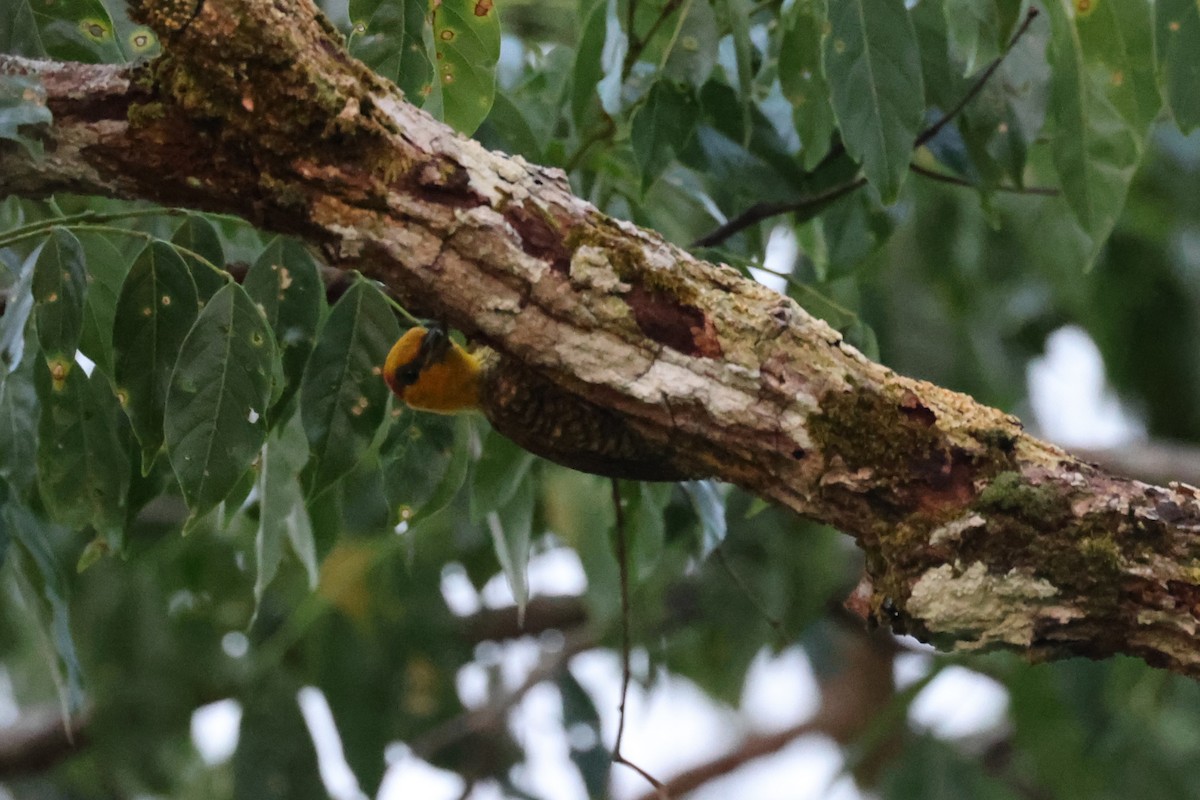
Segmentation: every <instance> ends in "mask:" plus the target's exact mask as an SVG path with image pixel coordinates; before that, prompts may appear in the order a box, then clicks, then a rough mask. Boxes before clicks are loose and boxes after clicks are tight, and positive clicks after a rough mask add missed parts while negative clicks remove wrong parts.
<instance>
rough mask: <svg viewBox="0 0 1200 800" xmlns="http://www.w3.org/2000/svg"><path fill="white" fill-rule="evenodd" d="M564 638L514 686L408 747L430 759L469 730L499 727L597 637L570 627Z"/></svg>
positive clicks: (449, 721) (447, 721)
mask: <svg viewBox="0 0 1200 800" xmlns="http://www.w3.org/2000/svg"><path fill="white" fill-rule="evenodd" d="M564 638H565V641H564V643H563V646H562V649H561V650H559V651H558V652H557V653H552V654H548V655H546V656H545V657H543V659H542V661H541V662H540V663H539V664H538V665H537V666H536V667H534V668H533V669H532V670H530V671H529V674H528V675H527V676H525V680H524V681H523V682H522V683H521V685H520V686H518V687H517V688H516V689H514V690H513V691H511V692H509V693H508V694H505V695H502V696H501V697H498V698H496V699H495V700H494V701H492V702H491V703H488V704H487V705H485V706H482V707H480V708H476V709H471V710H469V711H464V712H462V713H461V714H459V715H458V716H456V717H452V718H451V719H448V720H446V721H445V722H443V723H442V724H440V725H438V726H437V727H436V728H433V729H432V730H430V731H426V732H425V733H424V734H422V735H421V736H420V737H419V738H418V739H417V740H416V741H414V742H412V743H411V745H410V746H411V747H412V751H413V752H414V753H416V754H417V755H418V756H420V757H421V758H423V759H425V760H430V759H431V758H433V756H435V755H437V754H438V753H439V752H441V751H443V750H444V749H445V748H447V747H449V746H450V745H452V744H456V743H458V742H461V741H462V740H463V739H465V738H467V737H468V736H470V735H471V734H478V733H485V732H487V731H491V730H496V729H497V728H499V727H501V726H502V725H503V724H504V722H505V720H506V719H508V712H509V711H510V710H511V709H512V707H513V706H515V705H516V704H517V703H519V702H520V701H521V698H523V697H524V696H525V695H527V694H528V693H529V690H530V689H532V688H533V687H535V686H537V685H538V684H540V683H542V682H543V681H548V680H550V679H551V678H554V677H555V676H557V675H558V674H559V672H561V671H562V670H563V669H565V668H566V665H567V662H568V661H570V660H571V659H572V658H574V657H575V656H576V655H577V654H579V653H582V652H583V651H585V650H591V649H592V648H593V647H595V646H596V644H597V638H596V636H595V634H594V633H592V631H590V630H577V631H572V632H570V633H568V634H567V635H566V636H565V637H564Z"/></svg>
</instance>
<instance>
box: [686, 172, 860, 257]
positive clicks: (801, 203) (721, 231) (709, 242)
mask: <svg viewBox="0 0 1200 800" xmlns="http://www.w3.org/2000/svg"><path fill="white" fill-rule="evenodd" d="M866 182H867V179H866V178H864V177H862V176H859V177H857V178H855V179H854V180H852V181H847V182H846V183H839V184H838V185H837V186H833V187H830V188H829V189H826V190H825V191H823V192H817V193H816V194H813V195H809V196H807V197H802V198H800V199H799V200H794V201H792V202H790V203H758V204H757V205H753V206H751V207H750V208H748V209H746V210H745V211H743V212H742V213H741V214H738V215H737V216H736V217H734V218H733V219H731V220H729V221H728V222H726V223H725V224H724V225H721V226H720V227H719V228H717V229H716V230H714V231H712V232H711V233H707V234H705V235H704V236H701V237H700V238H699V239H697V240H696V241H694V242H692V244H691V246H692V247H712V246H714V245H718V244H720V243H721V242H723V241H725V240H726V239H728V238H729V237H730V236H733V235H734V234H735V233H738V232H739V231H743V230H745V229H746V228H749V227H750V226H751V225H754V224H757V223H759V222H762V221H763V220H764V219H770V218H771V217H777V216H779V215H780V214H788V213H792V212H797V211H809V210H812V209H813V208H815V207H817V206H822V205H827V204H829V203H832V202H833V201H834V200H837V199H838V198H840V197H842V196H844V195H847V194H849V193H850V192H853V191H854V190H855V189H858V188H859V187H861V186H863V185H865V184H866Z"/></svg>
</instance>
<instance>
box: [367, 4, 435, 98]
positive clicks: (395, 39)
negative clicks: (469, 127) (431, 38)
mask: <svg viewBox="0 0 1200 800" xmlns="http://www.w3.org/2000/svg"><path fill="white" fill-rule="evenodd" d="M427 9H428V5H427V4H426V3H424V2H413V0H350V5H349V9H348V11H349V14H350V22H351V24H352V25H353V26H354V27H353V30H352V32H351V35H350V39H349V42H348V44H349V46H350V53H351V54H352V55H353V56H354V57H355V58H357V59H359V60H361V61H362V62H363V63H364V64H366V65H367V66H368V67H370V68H371V69H373V70H375V71H376V72H377V73H379V74H380V75H383V76H384V77H385V78H388V79H389V80H391V81H392V82H393V83H395V84H396V85H397V86H399V87H400V88H401V89H403V90H404V94H405V95H407V96H408V99H409V100H410V101H411V102H413V103H417V104H418V105H419V104H420V103H421V102H422V101H423V100H424V98H425V97H427V96H428V95H429V92H430V90H431V89H432V86H431V83H430V82H431V81H432V79H433V66H432V65H431V64H430V63H429V57H428V56H427V55H426V54H425V38H424V33H425V28H426V27H427V26H428V24H429V20H428V19H427V18H426V10H427Z"/></svg>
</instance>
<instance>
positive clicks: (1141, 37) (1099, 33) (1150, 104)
mask: <svg viewBox="0 0 1200 800" xmlns="http://www.w3.org/2000/svg"><path fill="white" fill-rule="evenodd" d="M1192 13H1193V14H1195V13H1196V4H1195V3H1192ZM1075 24H1076V28H1077V29H1078V31H1079V42H1080V44H1081V45H1082V47H1083V57H1084V61H1085V62H1086V63H1087V64H1088V67H1089V69H1090V70H1092V71H1094V72H1096V73H1098V75H1099V76H1100V81H1099V82H1100V83H1101V85H1103V86H1104V92H1105V95H1106V96H1107V97H1108V99H1109V101H1110V102H1112V104H1113V106H1114V107H1115V108H1116V109H1117V111H1118V112H1119V113H1120V114H1121V116H1122V117H1124V118H1125V121H1126V122H1127V123H1128V124H1129V125H1130V126H1131V127H1132V128H1133V129H1134V131H1135V132H1137V134H1138V135H1139V136H1140V137H1144V136H1145V134H1146V130H1147V129H1148V128H1149V127H1150V125H1151V123H1153V122H1154V120H1155V119H1156V118H1157V117H1158V112H1159V111H1160V110H1161V108H1162V96H1161V95H1160V93H1159V90H1158V82H1157V80H1156V78H1155V74H1154V73H1155V70H1154V22H1153V8H1152V7H1151V5H1150V3H1149V2H1148V1H1147V0H1126V1H1125V2H1114V1H1113V0H1100V1H1099V2H1092V3H1091V12H1089V13H1088V14H1086V15H1084V14H1078V15H1077V16H1076V23H1075ZM1196 44H1198V45H1200V40H1198V41H1197V42H1196ZM1190 52H1191V58H1190V59H1188V61H1189V64H1190V65H1191V68H1192V69H1193V70H1196V72H1197V74H1200V67H1198V66H1197V64H1198V63H1200V50H1195V49H1194V50H1192V51H1190Z"/></svg>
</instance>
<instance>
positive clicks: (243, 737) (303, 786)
mask: <svg viewBox="0 0 1200 800" xmlns="http://www.w3.org/2000/svg"><path fill="white" fill-rule="evenodd" d="M299 689H300V687H299V686H298V685H296V684H294V683H293V682H292V679H291V677H290V675H288V674H287V671H285V670H272V671H270V674H268V675H264V676H263V678H262V679H261V680H260V681H259V682H257V683H256V684H255V685H254V686H253V687H251V689H250V690H249V691H247V693H246V695H245V697H244V698H242V707H243V711H242V720H241V724H240V725H239V727H238V746H237V751H236V752H235V753H234V754H233V763H232V765H231V766H232V774H233V791H232V793H231V794H230V795H229V796H231V797H232V798H233V800H285V798H286V800H327V798H328V797H329V794H328V793H327V792H326V791H325V787H324V784H323V782H322V781H321V774H320V771H319V769H318V767H317V751H316V749H315V748H314V747H313V740H312V736H311V734H310V733H309V730H308V727H307V725H305V721H304V717H303V716H302V715H301V713H300V707H299V706H298V705H297V692H298V690H299ZM305 691H315V690H312V689H306V690H305ZM334 735H335V736H336V735H337V734H336V732H334Z"/></svg>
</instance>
